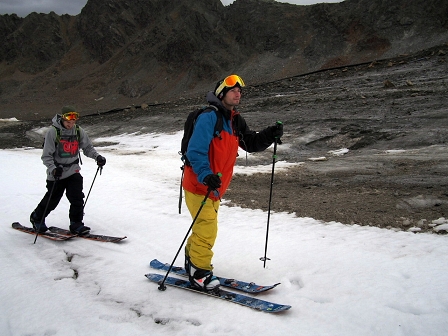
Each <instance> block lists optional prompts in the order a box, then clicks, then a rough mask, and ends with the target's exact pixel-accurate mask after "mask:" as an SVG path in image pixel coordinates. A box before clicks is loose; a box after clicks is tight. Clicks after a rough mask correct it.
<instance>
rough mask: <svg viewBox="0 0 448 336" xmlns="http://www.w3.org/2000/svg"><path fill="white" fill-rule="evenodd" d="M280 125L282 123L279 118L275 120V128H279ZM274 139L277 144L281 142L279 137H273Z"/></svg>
mask: <svg viewBox="0 0 448 336" xmlns="http://www.w3.org/2000/svg"><path fill="white" fill-rule="evenodd" d="M280 125H283V123H282V122H281V121H280V120H277V121H276V122H275V126H277V128H279V127H280ZM275 141H276V142H277V143H278V144H279V145H281V144H282V140H281V139H280V138H275Z"/></svg>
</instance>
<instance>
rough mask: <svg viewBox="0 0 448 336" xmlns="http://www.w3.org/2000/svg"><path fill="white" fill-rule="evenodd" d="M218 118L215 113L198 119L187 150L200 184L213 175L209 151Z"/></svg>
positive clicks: (203, 114) (209, 113)
mask: <svg viewBox="0 0 448 336" xmlns="http://www.w3.org/2000/svg"><path fill="white" fill-rule="evenodd" d="M216 120H217V116H216V113H214V112H208V113H202V114H201V115H199V117H198V118H197V119H196V123H195V126H194V130H193V134H192V136H191V138H190V141H189V143H188V148H187V158H188V161H190V163H191V166H192V168H193V171H194V172H195V174H196V175H197V177H198V182H200V183H203V182H204V177H206V176H207V175H209V174H213V171H212V169H211V166H210V160H209V156H208V151H209V148H210V143H211V142H212V140H213V130H214V128H215V124H216Z"/></svg>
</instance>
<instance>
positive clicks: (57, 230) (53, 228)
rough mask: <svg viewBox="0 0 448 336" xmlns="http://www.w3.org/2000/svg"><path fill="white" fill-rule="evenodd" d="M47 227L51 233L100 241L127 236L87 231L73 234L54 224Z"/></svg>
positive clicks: (109, 240) (110, 241)
mask: <svg viewBox="0 0 448 336" xmlns="http://www.w3.org/2000/svg"><path fill="white" fill-rule="evenodd" d="M48 229H49V230H50V232H52V233H56V234H58V235H62V236H65V237H69V238H73V237H79V238H84V239H89V240H96V241H101V242H109V243H118V242H120V241H122V240H123V239H125V238H127V237H126V236H124V237H112V236H104V235H96V234H91V233H87V234H84V235H75V234H73V233H71V232H70V231H69V230H65V229H61V228H58V227H56V226H50V227H49V228H48Z"/></svg>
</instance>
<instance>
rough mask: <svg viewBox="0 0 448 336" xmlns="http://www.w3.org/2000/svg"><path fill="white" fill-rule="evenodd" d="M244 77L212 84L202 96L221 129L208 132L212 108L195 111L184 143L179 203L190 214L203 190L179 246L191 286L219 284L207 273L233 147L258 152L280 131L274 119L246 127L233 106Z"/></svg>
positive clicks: (205, 287) (212, 123)
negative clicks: (259, 126) (182, 245)
mask: <svg viewBox="0 0 448 336" xmlns="http://www.w3.org/2000/svg"><path fill="white" fill-rule="evenodd" d="M244 86H245V84H244V81H243V79H242V78H241V77H239V76H238V75H231V76H228V77H226V78H224V79H223V80H221V81H219V82H218V83H217V84H216V87H215V90H214V91H213V92H209V93H208V94H207V97H206V98H207V101H208V103H209V104H210V105H213V106H214V107H216V108H217V109H218V112H220V113H222V115H223V130H222V131H221V133H220V135H219V136H214V134H213V131H214V128H215V124H216V122H217V118H218V117H217V114H216V113H215V112H214V111H211V112H204V113H202V114H200V115H199V116H198V118H197V120H196V123H195V126H194V130H193V134H192V136H191V139H190V141H189V144H188V149H187V153H186V156H187V159H188V161H189V163H190V165H185V168H184V169H185V171H184V174H185V175H184V179H183V183H182V186H183V189H184V193H185V202H186V204H187V207H188V210H189V211H190V214H191V216H192V217H193V218H194V217H195V216H196V215H197V213H198V210H199V208H200V207H201V205H202V203H203V201H204V197H205V195H207V192H208V191H209V190H212V191H213V192H211V193H209V197H208V198H207V200H206V202H205V204H204V205H203V207H202V209H201V211H200V212H199V215H198V217H197V218H196V220H195V222H194V224H193V227H192V233H191V235H190V236H189V237H188V240H187V244H186V246H185V269H186V270H187V272H188V274H189V277H190V282H191V284H192V286H194V287H196V288H197V289H199V290H203V291H210V290H214V289H216V288H217V287H218V286H219V280H218V279H217V278H216V277H215V276H214V275H213V271H212V270H213V266H212V263H211V261H212V257H213V251H212V248H213V245H214V243H215V240H216V236H217V233H218V209H219V205H220V200H221V197H222V196H223V195H224V194H225V192H226V190H227V188H228V186H229V184H230V181H231V179H232V175H233V167H234V165H235V162H236V158H237V156H238V148H239V147H240V148H242V149H243V150H245V151H247V152H261V151H263V150H265V149H266V148H268V147H269V146H270V145H271V144H272V143H273V142H274V141H275V140H276V139H280V137H281V136H282V135H283V125H282V124H281V123H276V124H275V126H269V127H267V128H265V129H264V130H262V131H261V132H255V131H252V130H251V129H250V128H249V127H248V126H247V124H246V122H245V120H244V118H243V117H242V116H241V115H240V113H239V112H238V111H237V110H236V106H238V105H239V103H240V99H241V94H242V88H243V87H244Z"/></svg>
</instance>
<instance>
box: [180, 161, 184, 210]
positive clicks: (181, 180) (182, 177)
mask: <svg viewBox="0 0 448 336" xmlns="http://www.w3.org/2000/svg"><path fill="white" fill-rule="evenodd" d="M180 169H181V170H182V176H181V177H180V188H179V189H180V190H179V215H180V214H181V209H182V182H183V180H184V171H185V166H182V167H180Z"/></svg>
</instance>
